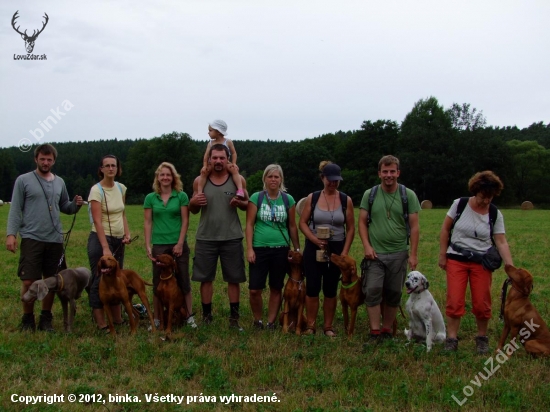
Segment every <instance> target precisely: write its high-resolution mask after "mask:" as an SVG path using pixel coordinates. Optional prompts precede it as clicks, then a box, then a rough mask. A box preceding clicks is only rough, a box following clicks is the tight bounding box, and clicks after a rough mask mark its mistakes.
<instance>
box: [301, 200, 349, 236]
mask: <svg viewBox="0 0 550 412" xmlns="http://www.w3.org/2000/svg"><path fill="white" fill-rule="evenodd" d="M339 193H340V203H341V204H342V213H343V214H344V219H345V218H346V209H347V207H348V195H346V194H345V193H344V192H339ZM320 196H321V191H320V190H318V191H316V192H313V193H312V195H311V214H310V215H309V220H308V221H307V224H308V226H309V225H310V224H311V223H313V229H315V221H314V220H313V213H314V210H315V206H316V205H317V202H318V201H319V197H320ZM344 236H345V232H344Z"/></svg>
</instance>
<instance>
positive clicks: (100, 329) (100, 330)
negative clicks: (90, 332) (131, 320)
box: [97, 325, 111, 335]
mask: <svg viewBox="0 0 550 412" xmlns="http://www.w3.org/2000/svg"><path fill="white" fill-rule="evenodd" d="M97 330H98V331H99V332H104V333H105V334H106V335H108V334H109V333H111V330H110V329H109V325H105V326H103V327H102V328H98V329H97Z"/></svg>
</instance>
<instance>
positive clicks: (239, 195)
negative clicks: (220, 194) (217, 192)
mask: <svg viewBox="0 0 550 412" xmlns="http://www.w3.org/2000/svg"><path fill="white" fill-rule="evenodd" d="M235 195H236V196H237V197H238V198H239V199H241V200H244V190H243V189H239V190H237V193H235Z"/></svg>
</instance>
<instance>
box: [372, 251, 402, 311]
mask: <svg viewBox="0 0 550 412" xmlns="http://www.w3.org/2000/svg"><path fill="white" fill-rule="evenodd" d="M408 260H409V253H408V251H403V252H395V253H378V258H377V259H375V260H368V261H367V262H368V263H367V274H366V276H365V278H364V279H363V292H364V293H365V296H366V298H365V303H366V304H367V306H369V307H370V306H376V305H379V304H380V302H382V297H384V302H385V304H386V305H388V306H391V307H397V306H399V305H400V304H401V294H402V291H403V284H404V283H405V275H406V274H407V263H408Z"/></svg>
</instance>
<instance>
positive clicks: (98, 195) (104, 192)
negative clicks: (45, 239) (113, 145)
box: [88, 155, 130, 330]
mask: <svg viewBox="0 0 550 412" xmlns="http://www.w3.org/2000/svg"><path fill="white" fill-rule="evenodd" d="M121 174H122V166H121V164H120V161H119V160H118V158H117V157H116V156H114V155H106V156H103V158H102V159H101V163H100V166H99V169H98V176H99V177H100V178H101V181H100V182H99V183H98V184H95V185H94V186H92V189H91V190H90V195H89V196H88V202H89V203H90V210H91V218H92V220H93V224H92V231H91V232H90V236H89V237H88V259H89V261H90V268H91V271H92V280H91V282H90V289H89V292H88V294H89V301H90V306H91V307H92V314H93V317H94V320H95V322H96V324H97V327H98V328H99V329H102V330H108V326H107V323H106V322H105V316H104V313H103V304H102V303H101V300H100V299H99V279H100V277H99V276H98V274H97V273H96V272H97V262H98V261H99V259H100V258H101V257H102V256H114V257H115V259H116V260H117V261H118V264H119V266H120V268H121V269H122V268H123V267H124V245H125V244H128V243H130V229H129V227H128V221H127V220H126V212H125V202H126V186H124V185H123V184H121V183H118V182H116V181H115V179H116V178H117V177H119V176H120V175H121ZM110 310H111V313H112V314H113V321H114V323H115V324H120V323H122V317H121V307H120V305H115V306H111V307H110Z"/></svg>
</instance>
